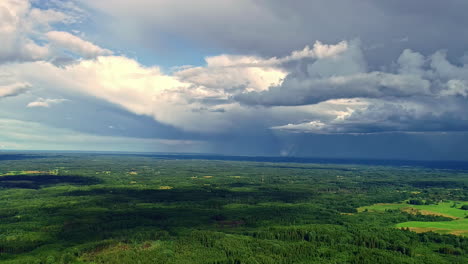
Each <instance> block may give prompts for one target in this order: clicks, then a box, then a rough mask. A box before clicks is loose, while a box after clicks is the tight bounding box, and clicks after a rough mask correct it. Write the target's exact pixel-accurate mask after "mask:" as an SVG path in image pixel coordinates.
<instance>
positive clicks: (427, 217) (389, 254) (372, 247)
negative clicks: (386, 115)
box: [0, 152, 468, 264]
mask: <svg viewBox="0 0 468 264" xmlns="http://www.w3.org/2000/svg"><path fill="white" fill-rule="evenodd" d="M434 164H435V163H423V162H415V163H411V162H395V163H391V162H382V163H380V164H379V162H375V161H372V162H361V161H327V160H320V161H319V162H313V161H310V160H303V159H291V158H285V159H281V158H271V159H270V158H252V157H250V158H249V157H246V158H239V157H232V158H227V157H212V156H190V155H188V156H187V155H156V154H154V155H152V154H102V153H8V152H4V153H0V204H1V206H0V263H6V264H20V263H21V264H23V263H24V264H52V263H61V264H66V263H70V264H72V263H141V264H143V263H171V264H172V263H173V264H176V263H195V264H198V263H199V264H202V263H203V264H205V263H207V264H241V263H242V264H244V263H245V264H268V263H272V264H273V263H275V264H277V263H279V264H281V263H284V264H289V263H291V264H292V263H303V264H306V263H330V264H331V263H372V264H374V263H381V264H385V263H468V227H467V225H466V223H467V220H468V218H467V215H468V210H467V208H468V170H467V166H466V164H461V165H463V166H456V164H455V163H454V164H449V166H434ZM426 165H427V166H426Z"/></svg>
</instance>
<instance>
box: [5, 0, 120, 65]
mask: <svg viewBox="0 0 468 264" xmlns="http://www.w3.org/2000/svg"><path fill="white" fill-rule="evenodd" d="M83 13H84V11H83V10H82V9H80V8H78V7H77V6H76V5H74V4H73V3H72V2H69V1H50V2H45V3H43V6H42V7H41V8H38V7H34V6H33V5H32V4H31V1H30V0H4V1H1V2H0V39H1V40H2V45H1V46H0V63H5V62H23V61H41V60H53V59H57V57H59V58H58V59H60V58H61V57H63V56H64V54H63V51H70V52H73V53H76V54H77V55H79V56H83V57H85V58H93V57H96V56H98V55H110V54H111V51H109V50H107V49H102V48H100V47H98V46H97V45H95V44H93V43H91V42H89V41H85V40H83V39H81V38H79V37H77V36H74V35H72V34H70V33H68V32H64V31H55V30H52V28H53V27H54V26H55V25H57V24H61V25H62V26H64V25H70V24H74V23H80V22H81V20H82V19H83V17H84V14H83Z"/></svg>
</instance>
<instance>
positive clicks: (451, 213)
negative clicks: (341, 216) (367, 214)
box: [358, 201, 468, 236]
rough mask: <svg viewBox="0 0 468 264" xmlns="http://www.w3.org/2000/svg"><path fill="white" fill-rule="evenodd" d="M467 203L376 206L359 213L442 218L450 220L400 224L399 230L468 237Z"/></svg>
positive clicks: (448, 202)
mask: <svg viewBox="0 0 468 264" xmlns="http://www.w3.org/2000/svg"><path fill="white" fill-rule="evenodd" d="M466 204H468V202H466V201H441V202H438V203H437V204H430V205H411V204H408V203H407V202H403V203H395V204H375V205H372V206H364V207H360V208H358V211H359V212H363V211H366V210H367V211H374V212H379V211H380V212H382V211H388V210H399V211H402V212H407V213H410V214H421V215H434V216H442V217H446V218H448V219H450V220H449V221H441V222H437V221H435V222H422V221H410V222H403V223H398V224H396V225H395V227H397V228H409V229H410V230H411V231H415V232H419V233H421V232H430V231H432V232H436V233H442V234H454V235H461V236H468V217H467V216H468V211H467V210H463V209H461V207H462V206H463V205H466Z"/></svg>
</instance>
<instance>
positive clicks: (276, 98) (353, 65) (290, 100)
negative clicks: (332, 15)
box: [234, 41, 430, 106]
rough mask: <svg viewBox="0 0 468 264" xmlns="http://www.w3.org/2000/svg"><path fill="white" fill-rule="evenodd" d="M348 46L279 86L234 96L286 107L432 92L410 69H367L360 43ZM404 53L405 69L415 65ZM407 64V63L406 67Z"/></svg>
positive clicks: (319, 59) (320, 59)
mask: <svg viewBox="0 0 468 264" xmlns="http://www.w3.org/2000/svg"><path fill="white" fill-rule="evenodd" d="M344 46H345V47H346V49H344V50H343V51H341V52H340V53H339V54H336V55H334V56H324V57H317V59H316V60H315V61H313V62H311V63H308V64H306V65H305V67H302V68H300V67H299V68H296V69H295V71H294V72H291V73H289V75H288V76H287V77H286V78H285V80H284V81H283V82H282V83H281V85H278V86H272V87H270V88H269V89H268V90H264V91H247V92H245V93H242V94H238V95H236V96H235V97H234V98H235V99H236V100H238V101H239V102H241V103H244V104H247V105H264V106H287V105H307V104H315V103H319V102H322V101H327V100H330V99H341V98H358V97H361V98H382V97H409V96H414V95H428V94H430V90H429V88H430V82H429V81H428V80H425V79H423V78H422V77H421V76H420V75H417V74H414V73H411V72H408V73H406V72H405V73H403V74H394V73H388V72H377V71H374V72H367V67H366V63H365V61H364V57H363V54H362V51H361V47H360V43H359V42H357V41H354V42H352V43H350V45H344ZM407 57H409V55H408V52H406V53H403V55H402V58H401V59H400V63H401V64H402V65H403V67H404V68H402V69H403V71H408V69H409V68H411V67H414V65H413V64H407V60H408V59H406V60H405V58H407ZM406 65H408V66H406Z"/></svg>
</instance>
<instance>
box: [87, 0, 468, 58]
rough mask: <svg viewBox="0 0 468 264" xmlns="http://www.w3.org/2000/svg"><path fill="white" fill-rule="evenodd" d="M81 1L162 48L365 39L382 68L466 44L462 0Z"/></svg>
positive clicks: (267, 49) (277, 48)
mask: <svg viewBox="0 0 468 264" xmlns="http://www.w3.org/2000/svg"><path fill="white" fill-rule="evenodd" d="M81 1H83V2H85V3H86V4H88V5H89V6H92V7H96V8H98V9H99V10H100V11H102V12H104V13H108V14H112V15H114V16H118V17H119V19H120V20H119V23H117V24H115V25H114V27H115V30H116V32H120V33H121V32H122V30H129V31H131V34H130V33H129V36H131V38H132V40H133V41H137V42H138V43H143V44H144V45H147V46H149V47H151V46H152V47H154V48H156V49H157V48H158V47H161V42H164V41H171V39H170V38H167V37H166V38H162V36H167V33H168V32H170V35H173V36H175V37H177V38H180V39H184V41H186V42H189V43H190V42H192V44H194V45H197V46H205V47H210V46H211V47H213V48H221V49H223V50H226V51H231V52H240V53H244V54H245V53H256V54H260V55H264V56H281V55H285V54H287V53H289V52H290V51H291V50H295V49H299V48H302V47H303V46H304V45H306V44H310V43H313V42H315V41H316V40H320V41H324V42H328V43H335V42H338V41H341V40H344V39H354V38H360V39H361V40H362V41H363V43H364V44H365V49H366V52H365V53H366V56H367V57H369V58H370V60H369V61H370V63H371V66H373V67H378V66H380V65H379V63H382V62H383V61H384V62H388V60H391V59H393V58H395V57H396V56H398V54H399V53H401V51H402V50H403V49H405V48H410V49H414V50H418V51H421V52H423V53H425V54H427V53H433V52H435V51H436V50H439V49H441V48H444V49H448V50H450V51H451V53H452V54H454V56H459V55H460V53H461V52H463V51H464V49H465V47H466V43H468V28H467V27H466V25H468V16H466V15H465V13H464V12H465V10H468V2H467V1H463V0H447V1H439V0H415V1H404V0H396V1H383V0H377V1H376V0H364V1H348V0H313V1H310V0H297V1H280V0H268V1H266V0H238V1H231V0H229V1H212V0H202V1H197V2H191V1H181V0H178V1H171V2H170V3H169V2H165V1H148V0H138V1H133V2H132V5H128V4H127V2H126V1H124V0H117V1H115V0H113V1H110V0H108V1H98V2H97V1H90V0H81ZM182 16H183V19H181V17H182ZM108 22H109V23H110V21H108ZM104 23H105V21H104ZM121 36H123V37H124V38H125V34H122V35H121ZM115 37H117V36H115ZM383 50H385V52H382V51H383ZM156 52H157V50H156ZM451 56H452V55H451Z"/></svg>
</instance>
